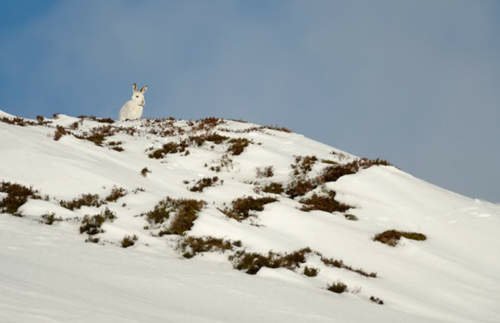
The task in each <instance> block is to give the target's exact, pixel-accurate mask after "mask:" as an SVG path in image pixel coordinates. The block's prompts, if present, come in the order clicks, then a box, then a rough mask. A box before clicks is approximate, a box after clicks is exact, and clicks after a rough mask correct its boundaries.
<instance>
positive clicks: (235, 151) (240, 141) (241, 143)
mask: <svg viewBox="0 0 500 323" xmlns="http://www.w3.org/2000/svg"><path fill="white" fill-rule="evenodd" d="M250 143H251V141H250V140H248V139H246V138H232V139H230V140H229V147H228V148H227V152H228V153H230V154H231V155H233V156H238V155H241V153H242V152H243V151H244V150H245V148H246V147H247V146H248V145H249V144H250Z"/></svg>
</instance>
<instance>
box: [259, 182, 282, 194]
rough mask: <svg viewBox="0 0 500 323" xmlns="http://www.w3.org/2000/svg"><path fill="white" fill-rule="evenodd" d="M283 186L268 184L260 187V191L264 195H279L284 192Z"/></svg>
mask: <svg viewBox="0 0 500 323" xmlns="http://www.w3.org/2000/svg"><path fill="white" fill-rule="evenodd" d="M284 190H285V189H284V188H283V184H281V183H276V182H273V183H269V184H267V185H265V186H264V187H262V191H263V192H266V193H273V194H281V193H283V192H284Z"/></svg>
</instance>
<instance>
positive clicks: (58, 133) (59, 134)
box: [54, 126, 68, 141]
mask: <svg viewBox="0 0 500 323" xmlns="http://www.w3.org/2000/svg"><path fill="white" fill-rule="evenodd" d="M67 134H68V132H67V131H66V129H64V127H62V126H57V127H56V131H55V132H54V140H55V141H58V140H59V139H61V137H62V136H64V135H67Z"/></svg>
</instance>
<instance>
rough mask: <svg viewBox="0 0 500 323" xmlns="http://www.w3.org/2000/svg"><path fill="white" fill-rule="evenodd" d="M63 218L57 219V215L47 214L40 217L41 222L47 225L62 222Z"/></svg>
mask: <svg viewBox="0 0 500 323" xmlns="http://www.w3.org/2000/svg"><path fill="white" fill-rule="evenodd" d="M61 221H62V218H60V217H56V215H55V213H53V212H52V213H47V214H44V215H42V216H41V217H40V222H41V223H43V224H47V225H52V224H54V223H55V222H61Z"/></svg>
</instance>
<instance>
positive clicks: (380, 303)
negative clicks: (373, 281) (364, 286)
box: [370, 296, 384, 305]
mask: <svg viewBox="0 0 500 323" xmlns="http://www.w3.org/2000/svg"><path fill="white" fill-rule="evenodd" d="M370 301H372V302H374V303H375V304H378V305H384V301H383V300H381V299H380V298H378V297H375V296H370Z"/></svg>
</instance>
